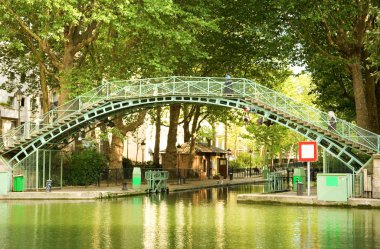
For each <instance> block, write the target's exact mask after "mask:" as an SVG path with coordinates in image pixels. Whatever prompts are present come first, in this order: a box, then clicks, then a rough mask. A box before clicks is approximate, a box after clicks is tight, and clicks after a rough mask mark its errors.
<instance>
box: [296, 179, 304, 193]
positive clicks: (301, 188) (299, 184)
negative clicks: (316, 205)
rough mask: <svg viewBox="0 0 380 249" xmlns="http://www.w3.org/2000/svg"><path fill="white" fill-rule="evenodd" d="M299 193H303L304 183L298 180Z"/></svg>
mask: <svg viewBox="0 0 380 249" xmlns="http://www.w3.org/2000/svg"><path fill="white" fill-rule="evenodd" d="M297 195H303V183H302V182H297Z"/></svg>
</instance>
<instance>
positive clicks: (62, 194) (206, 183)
mask: <svg viewBox="0 0 380 249" xmlns="http://www.w3.org/2000/svg"><path fill="white" fill-rule="evenodd" d="M263 182H266V180H264V179H263V178H262V177H256V176H255V177H252V178H239V179H233V180H229V179H225V180H214V179H210V180H187V181H186V182H185V183H182V184H178V183H177V182H168V189H169V192H179V191H191V190H198V189H204V188H213V187H223V186H232V185H240V184H254V183H263ZM146 189H147V185H146V184H142V185H141V187H140V188H138V189H134V188H133V187H132V185H131V184H130V183H128V184H127V189H126V190H122V186H121V185H119V186H107V185H101V186H86V187H63V188H62V189H57V188H53V189H52V191H51V192H46V191H39V192H36V191H33V192H32V191H25V192H9V193H8V195H0V201H2V200H96V199H107V198H120V197H128V196H134V195H145V194H146V191H145V190H146ZM237 202H238V203H246V204H257V203H261V204H283V205H311V206H338V207H359V208H380V199H371V198H349V199H348V200H347V201H322V200H318V197H317V194H316V187H312V188H311V190H310V196H308V195H307V190H305V192H304V193H303V195H302V196H299V195H297V193H296V192H294V191H287V192H279V193H268V194H263V193H250V194H239V195H238V196H237Z"/></svg>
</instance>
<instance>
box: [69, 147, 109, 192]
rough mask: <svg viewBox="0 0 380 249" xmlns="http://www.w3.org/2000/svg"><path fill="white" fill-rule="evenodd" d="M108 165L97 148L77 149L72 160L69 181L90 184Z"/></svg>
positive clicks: (73, 183)
mask: <svg viewBox="0 0 380 249" xmlns="http://www.w3.org/2000/svg"><path fill="white" fill-rule="evenodd" d="M106 167H107V161H106V159H105V157H104V156H103V155H101V154H99V153H98V152H97V151H96V150H95V149H87V150H82V151H77V152H75V153H73V154H72V156H71V160H70V174H69V176H68V179H67V180H68V183H69V184H72V185H89V184H93V183H95V182H96V181H97V180H98V177H99V173H100V172H102V171H103V170H104V169H105V168H106Z"/></svg>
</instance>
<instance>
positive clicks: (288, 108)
mask: <svg viewBox="0 0 380 249" xmlns="http://www.w3.org/2000/svg"><path fill="white" fill-rule="evenodd" d="M168 95H187V96H219V97H224V96H232V97H233V96H236V97H239V98H241V97H243V98H250V99H253V100H256V101H259V102H261V103H263V104H265V105H267V106H269V107H272V108H273V109H276V110H279V111H281V112H283V113H285V114H288V115H289V116H293V117H295V118H298V119H299V120H302V121H304V122H305V125H307V124H310V125H313V126H315V127H318V128H320V129H323V130H328V131H329V132H331V133H333V134H336V135H337V136H340V137H342V138H344V139H346V140H348V141H352V142H353V143H356V144H360V145H362V146H364V147H367V148H369V149H371V150H373V151H377V152H379V150H380V147H379V146H380V136H379V135H377V134H375V133H373V132H370V131H368V130H365V129H363V128H361V127H359V126H356V125H355V124H353V123H349V122H347V121H345V120H342V119H339V118H337V119H336V128H335V129H334V128H332V127H331V126H330V125H329V116H328V114H327V113H326V112H322V111H320V110H318V109H317V108H315V107H312V106H309V105H306V104H304V103H301V102H299V101H297V100H294V99H292V98H290V97H288V96H286V95H284V94H282V93H278V92H276V91H274V90H272V89H269V88H267V87H265V86H262V85H259V84H256V83H254V82H253V81H250V80H247V79H242V78H235V79H231V80H230V82H229V83H228V82H226V80H225V78H209V77H177V76H173V77H165V78H153V79H144V80H134V81H133V80H132V81H118V82H112V90H111V97H114V98H124V99H125V98H137V97H150V96H168Z"/></svg>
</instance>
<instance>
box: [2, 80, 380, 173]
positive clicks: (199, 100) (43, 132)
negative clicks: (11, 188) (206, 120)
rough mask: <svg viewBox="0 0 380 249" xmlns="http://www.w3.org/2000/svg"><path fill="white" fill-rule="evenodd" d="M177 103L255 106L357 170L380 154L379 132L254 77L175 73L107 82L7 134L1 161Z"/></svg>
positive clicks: (15, 161) (14, 161)
mask: <svg viewBox="0 0 380 249" xmlns="http://www.w3.org/2000/svg"><path fill="white" fill-rule="evenodd" d="M172 103H192V104H206V105H217V106H223V107H228V108H235V109H240V110H241V109H246V110H249V111H250V112H251V113H255V114H257V115H259V116H262V117H263V118H265V119H267V120H271V121H272V122H274V123H277V124H279V125H282V126H285V127H287V128H289V129H291V130H293V131H295V132H297V133H299V134H301V135H303V136H304V137H305V138H306V139H308V140H313V141H317V142H318V145H319V146H320V147H321V148H323V149H324V150H325V151H327V152H328V153H330V154H331V155H333V156H334V157H336V158H338V159H339V160H340V161H342V162H343V163H344V164H345V165H346V166H347V167H348V168H349V169H351V170H352V171H353V172H354V173H359V172H360V171H361V170H362V169H363V168H364V167H365V166H367V165H368V164H370V163H371V160H372V158H371V155H372V154H376V153H379V146H380V145H379V144H380V141H379V140H380V137H379V135H377V134H375V133H372V132H370V131H367V130H365V129H362V128H361V127H358V126H356V125H354V124H352V123H350V122H346V121H344V120H342V119H337V123H336V129H335V130H330V129H329V126H328V114H327V113H325V112H322V111H320V110H318V109H316V108H314V107H312V106H308V105H306V104H303V103H300V102H298V101H296V100H294V99H291V98H289V97H287V96H286V95H284V94H282V93H279V92H276V91H274V90H271V89H269V88H267V87H264V86H261V85H259V84H257V83H255V82H253V81H251V80H248V79H243V78H234V79H231V81H230V82H227V83H226V81H225V79H224V78H210V77H182V76H172V77H162V78H150V79H136V80H125V81H110V82H103V84H102V85H101V86H99V87H97V88H94V89H93V90H91V91H89V92H87V93H85V94H83V95H81V96H79V97H77V98H75V99H73V100H71V101H69V102H67V103H65V104H64V105H62V106H59V107H57V108H56V109H53V110H51V111H49V112H48V113H46V114H45V115H44V116H43V117H42V118H41V119H40V120H39V122H33V123H32V122H27V123H24V124H23V125H22V126H19V127H16V128H15V129H13V130H11V131H9V132H8V133H6V134H3V135H2V137H1V140H0V155H1V157H0V159H1V163H2V165H3V166H6V167H7V168H8V169H9V170H13V169H14V168H16V167H17V166H19V165H20V164H22V163H23V161H24V160H26V159H27V158H28V156H30V155H32V154H33V153H35V152H36V151H38V150H40V149H48V148H50V147H51V146H52V145H54V144H57V143H60V142H62V141H63V140H65V139H66V138H68V137H70V136H72V135H73V134H76V133H78V132H79V131H80V130H81V129H82V128H84V127H86V126H89V125H91V124H93V123H94V122H97V121H99V120H106V118H107V117H108V116H109V115H111V114H113V113H116V112H119V111H125V110H130V111H137V110H138V109H141V108H151V107H154V106H157V105H169V104H172ZM358 155H359V156H358Z"/></svg>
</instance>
